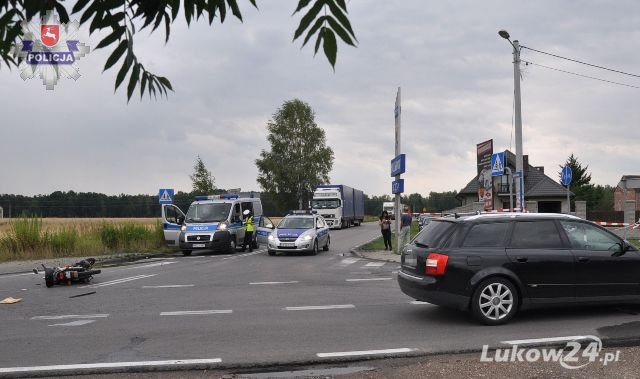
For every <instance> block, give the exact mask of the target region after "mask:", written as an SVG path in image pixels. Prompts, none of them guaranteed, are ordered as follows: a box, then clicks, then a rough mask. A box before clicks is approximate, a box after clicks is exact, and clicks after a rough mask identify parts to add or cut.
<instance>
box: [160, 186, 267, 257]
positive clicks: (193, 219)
mask: <svg viewBox="0 0 640 379" xmlns="http://www.w3.org/2000/svg"><path fill="white" fill-rule="evenodd" d="M245 210H249V211H251V213H252V214H253V215H254V218H253V222H254V225H255V228H254V230H255V231H256V232H255V233H254V234H253V236H254V239H253V247H254V248H258V244H259V242H263V243H264V242H266V241H264V240H262V241H261V239H262V236H264V235H265V234H266V233H268V232H271V228H268V227H267V225H265V224H264V222H265V218H264V216H263V215H262V202H261V201H260V198H258V197H240V195H239V194H223V195H208V196H196V197H195V201H194V202H192V203H191V205H190V206H189V210H188V211H187V213H186V214H185V213H184V212H182V210H180V208H178V207H177V206H175V205H173V204H163V206H162V222H163V229H164V237H165V241H166V243H167V245H168V246H173V247H178V248H180V250H182V253H183V254H184V255H191V252H192V251H194V250H222V251H228V252H230V253H233V252H235V251H236V249H237V247H238V246H240V245H241V244H242V243H243V241H244V234H245V233H244V232H245V226H244V225H243V218H242V212H244V211H245ZM268 223H270V221H268ZM269 226H270V225H269Z"/></svg>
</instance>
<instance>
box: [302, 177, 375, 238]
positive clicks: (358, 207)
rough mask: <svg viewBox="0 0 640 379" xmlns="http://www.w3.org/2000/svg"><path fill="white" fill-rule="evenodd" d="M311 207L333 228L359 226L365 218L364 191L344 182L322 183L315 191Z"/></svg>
mask: <svg viewBox="0 0 640 379" xmlns="http://www.w3.org/2000/svg"><path fill="white" fill-rule="evenodd" d="M311 209H312V210H314V211H316V212H317V213H318V214H319V215H321V216H322V217H324V219H325V221H326V222H327V224H328V225H329V227H330V228H331V229H342V228H349V227H351V226H352V225H354V226H357V225H360V224H361V223H362V221H363V220H364V193H363V192H362V191H360V190H358V189H355V188H352V187H349V186H346V185H344V184H322V185H319V186H317V187H316V188H315V190H314V191H313V199H312V200H311Z"/></svg>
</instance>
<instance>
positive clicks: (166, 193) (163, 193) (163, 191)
mask: <svg viewBox="0 0 640 379" xmlns="http://www.w3.org/2000/svg"><path fill="white" fill-rule="evenodd" d="M158 200H159V201H160V204H173V188H160V191H159V192H158Z"/></svg>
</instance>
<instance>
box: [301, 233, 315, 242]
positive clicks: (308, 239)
mask: <svg viewBox="0 0 640 379" xmlns="http://www.w3.org/2000/svg"><path fill="white" fill-rule="evenodd" d="M312 238H313V237H312V236H311V234H307V235H306V236H304V237H302V240H303V241H305V242H309V241H311V239H312Z"/></svg>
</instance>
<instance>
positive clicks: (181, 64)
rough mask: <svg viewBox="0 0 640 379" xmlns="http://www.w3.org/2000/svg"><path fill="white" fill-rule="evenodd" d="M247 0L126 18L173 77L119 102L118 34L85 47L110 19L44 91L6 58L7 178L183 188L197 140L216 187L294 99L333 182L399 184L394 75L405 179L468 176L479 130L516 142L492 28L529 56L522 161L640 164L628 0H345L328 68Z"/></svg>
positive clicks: (291, 22)
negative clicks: (321, 146)
mask: <svg viewBox="0 0 640 379" xmlns="http://www.w3.org/2000/svg"><path fill="white" fill-rule="evenodd" d="M73 3H75V2H73ZM73 3H71V4H73ZM239 3H240V5H241V9H242V11H243V16H244V22H240V21H238V20H237V19H235V18H231V17H230V18H227V20H226V21H225V23H224V24H222V25H220V24H214V25H213V26H209V25H208V23H207V22H206V21H204V20H202V21H200V22H198V23H192V24H191V27H190V28H187V25H186V23H185V21H184V19H183V17H180V18H179V19H178V20H177V21H176V22H175V23H174V24H173V26H172V30H171V36H170V40H169V42H168V43H167V44H165V43H164V32H163V31H162V30H161V29H163V28H159V30H158V31H159V32H156V33H155V34H149V32H148V31H146V30H145V31H142V32H139V33H137V34H136V37H135V42H134V47H135V50H136V53H137V55H138V57H139V59H140V61H141V62H142V63H143V64H144V65H145V67H147V69H149V70H150V71H152V72H154V73H156V74H158V75H161V76H166V77H168V78H169V79H170V80H171V83H172V85H173V88H174V90H175V92H170V93H169V96H168V98H164V97H163V98H158V99H157V100H154V99H149V98H148V97H147V96H145V97H144V98H142V99H140V97H139V96H134V98H132V100H131V101H130V102H129V103H128V104H127V100H126V94H125V90H124V88H121V89H119V90H118V91H116V92H115V93H114V82H115V76H116V74H117V71H118V69H119V66H120V63H118V64H117V65H116V66H115V68H112V69H110V70H108V71H105V72H103V67H104V63H105V61H106V59H107V57H108V56H109V54H110V52H111V50H112V49H113V48H114V47H115V45H114V46H112V47H108V48H107V49H106V50H105V49H100V50H95V51H94V50H93V47H94V46H96V45H97V44H98V43H99V41H100V40H101V39H102V38H103V37H104V34H102V35H100V34H98V33H94V34H92V35H89V32H88V26H83V27H81V29H80V31H79V33H78V39H80V40H81V42H84V43H86V44H88V45H89V46H90V47H91V52H90V53H89V54H88V55H87V56H85V57H83V58H81V60H80V61H79V62H78V67H79V69H80V74H81V76H80V78H78V80H76V81H73V80H70V79H60V81H59V82H58V84H57V85H56V86H55V89H54V90H52V91H48V90H46V89H45V86H44V85H43V84H42V81H41V80H39V79H28V80H26V81H25V80H23V79H21V78H20V70H18V69H17V68H13V69H11V70H9V69H8V68H7V67H6V66H1V67H0V94H2V101H1V102H0V111H1V113H2V115H3V117H2V119H1V120H0V126H1V130H2V134H1V135H2V138H1V139H0V141H1V143H0V146H2V154H3V157H4V159H2V161H1V163H0V178H1V179H0V194H17V195H25V196H33V195H41V194H42V195H46V194H50V193H52V192H54V191H75V192H98V193H104V194H108V195H118V194H131V195H136V194H150V195H153V194H157V193H158V190H159V189H160V188H173V189H175V191H185V192H188V191H190V190H191V179H190V177H189V176H190V175H191V174H193V171H194V165H195V162H196V159H197V157H198V156H200V157H201V159H202V161H203V163H204V164H205V166H206V168H207V169H208V170H210V171H211V173H212V175H213V177H214V184H215V185H216V186H217V187H219V188H241V190H242V191H251V190H254V191H260V190H261V188H260V186H259V184H258V183H257V180H256V179H257V177H258V170H257V168H256V165H255V160H256V159H257V158H259V157H260V152H261V151H263V150H266V151H268V150H269V149H270V146H269V144H268V142H267V133H268V131H267V124H268V123H269V121H270V120H272V118H273V115H274V114H275V113H276V112H277V111H278V109H279V108H280V107H281V106H282V105H283V104H284V102H286V101H289V100H293V99H300V100H302V101H304V102H305V103H307V104H308V105H309V106H310V107H311V108H312V109H313V110H314V112H315V121H316V124H317V126H318V127H320V128H322V129H323V130H324V131H325V133H326V142H327V145H328V146H329V147H331V148H332V149H333V152H334V158H335V160H334V164H333V169H332V171H331V172H330V174H329V176H330V179H331V183H334V184H346V185H349V186H351V187H355V188H358V189H361V190H363V191H364V193H365V194H367V195H369V196H381V195H385V194H386V195H391V182H392V180H393V178H392V177H391V176H390V161H391V159H393V158H394V156H395V141H394V138H395V132H394V128H395V125H394V105H395V99H396V94H397V92H398V88H401V94H402V95H401V99H402V113H401V141H400V142H401V152H402V153H404V154H406V157H407V163H406V173H404V174H403V175H402V178H403V179H404V180H405V194H411V193H419V194H421V195H423V196H428V195H429V193H430V192H432V191H433V192H443V191H454V190H455V191H460V190H461V189H462V188H463V187H464V186H465V185H466V184H467V183H468V182H469V181H470V180H471V179H473V177H474V176H475V175H476V145H477V144H478V143H481V142H483V141H486V140H489V139H492V140H493V144H494V152H498V151H502V150H505V149H509V150H511V151H514V152H515V131H514V123H513V115H514V110H513V109H514V66H513V55H512V51H513V49H512V47H511V45H510V44H509V42H508V41H507V40H505V39H503V38H501V37H500V36H499V35H498V31H499V30H501V29H505V30H507V31H508V32H509V33H510V35H511V39H512V40H518V41H519V42H520V44H521V45H523V46H526V47H527V48H525V49H523V50H522V54H521V58H522V60H526V61H528V62H532V63H535V64H529V65H524V64H523V65H522V77H521V78H522V80H521V98H522V102H521V104H522V105H521V109H522V141H523V154H525V155H528V156H529V162H530V164H532V165H534V166H543V167H544V168H545V173H546V174H547V175H548V176H550V177H551V178H554V179H556V178H558V172H559V171H560V166H561V165H563V164H564V163H565V162H566V161H567V159H568V157H569V156H570V155H571V154H573V155H574V156H575V157H576V158H577V159H578V161H579V162H580V163H581V164H582V166H583V167H585V166H586V167H587V172H588V173H590V174H591V183H592V184H599V185H603V186H604V185H610V186H615V185H616V184H617V183H618V181H619V180H620V178H621V176H623V175H637V174H640V167H639V166H638V162H639V159H638V158H637V157H636V156H637V153H638V146H640V143H639V142H640V127H638V124H639V121H640V115H639V114H638V109H640V108H639V107H638V100H637V99H638V97H639V95H640V88H638V87H640V77H638V76H637V75H640V2H638V1H637V0H617V1H615V2H611V1H606V0H581V1H575V0H564V1H557V0H537V1H528V2H523V1H502V0H483V1H477V0H457V1H438V2H436V1H429V2H426V1H423V0H393V1H391V0H351V1H349V2H348V10H349V18H350V20H351V23H352V26H353V28H354V31H355V34H356V37H357V39H358V46H357V47H356V48H353V47H350V46H347V45H345V44H344V43H341V42H339V45H338V59H337V64H336V67H335V71H334V70H333V69H332V67H331V65H330V64H329V63H328V61H327V59H326V58H325V56H324V55H323V54H322V53H321V52H319V53H318V54H317V55H316V56H315V57H314V54H313V41H312V42H310V43H309V45H308V46H306V47H304V48H302V47H301V41H295V42H292V39H293V33H294V31H295V29H296V28H297V25H298V22H299V20H300V17H301V16H300V15H293V16H292V13H293V11H294V10H295V6H296V4H297V1H293V0H291V1H264V0H263V1H260V0H259V1H258V6H259V9H257V10H256V9H255V8H253V7H252V6H251V5H250V3H249V1H240V2H239ZM79 18H80V15H72V16H71V19H72V20H76V19H78V20H79ZM532 49H533V50H532ZM534 50H538V51H542V52H546V53H550V54H554V55H557V56H561V57H566V58H570V59H573V60H578V61H581V62H585V63H589V64H592V65H597V66H601V67H605V68H609V69H614V70H617V71H622V72H625V73H628V74H632V75H623V74H620V73H616V72H613V71H609V70H603V69H597V68H595V67H592V66H588V65H584V64H579V63H576V62H572V61H569V60H564V59H560V58H556V57H553V56H551V55H547V54H542V53H539V52H536V51H534ZM543 66H544V67H543ZM559 70H562V71H559ZM563 71H564V72H563ZM576 74H578V75H582V76H578V75H576ZM633 75H636V76H633ZM585 76H589V77H592V78H597V79H601V80H595V79H589V78H586V77H585ZM604 80H606V81H604ZM611 82H616V83H620V84H624V85H619V84H614V83H611ZM123 87H124V86H123Z"/></svg>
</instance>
